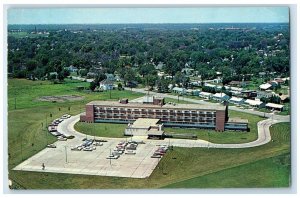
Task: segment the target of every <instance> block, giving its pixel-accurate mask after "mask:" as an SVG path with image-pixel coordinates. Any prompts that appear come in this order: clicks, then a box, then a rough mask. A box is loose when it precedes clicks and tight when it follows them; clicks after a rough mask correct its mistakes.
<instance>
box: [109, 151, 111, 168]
mask: <svg viewBox="0 0 300 198" xmlns="http://www.w3.org/2000/svg"><path fill="white" fill-rule="evenodd" d="M109 153H110V154H109V156H110V157H109V165H111V148H110V149H109Z"/></svg>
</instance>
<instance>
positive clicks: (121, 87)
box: [118, 83, 123, 91]
mask: <svg viewBox="0 0 300 198" xmlns="http://www.w3.org/2000/svg"><path fill="white" fill-rule="evenodd" d="M122 89H123V86H122V84H121V83H118V90H119V91H120V90H122Z"/></svg>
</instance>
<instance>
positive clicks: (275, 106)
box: [266, 103, 284, 111]
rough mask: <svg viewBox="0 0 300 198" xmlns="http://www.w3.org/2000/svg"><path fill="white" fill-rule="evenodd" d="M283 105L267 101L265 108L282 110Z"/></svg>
mask: <svg viewBox="0 0 300 198" xmlns="http://www.w3.org/2000/svg"><path fill="white" fill-rule="evenodd" d="M283 107H284V105H280V104H275V103H267V104H266V108H267V109H272V110H278V111H283Z"/></svg>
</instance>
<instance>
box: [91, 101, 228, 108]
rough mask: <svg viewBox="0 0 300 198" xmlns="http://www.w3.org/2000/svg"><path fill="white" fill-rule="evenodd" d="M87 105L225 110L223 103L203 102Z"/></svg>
mask: <svg viewBox="0 0 300 198" xmlns="http://www.w3.org/2000/svg"><path fill="white" fill-rule="evenodd" d="M87 105H99V106H113V107H127V108H128V107H129V108H155V109H166V108H167V109H187V110H190V109H195V110H225V108H226V106H223V105H201V104H175V105H173V104H165V105H163V106H160V105H153V104H143V103H139V102H129V103H127V104H121V103H119V102H118V101H91V102H89V103H87Z"/></svg>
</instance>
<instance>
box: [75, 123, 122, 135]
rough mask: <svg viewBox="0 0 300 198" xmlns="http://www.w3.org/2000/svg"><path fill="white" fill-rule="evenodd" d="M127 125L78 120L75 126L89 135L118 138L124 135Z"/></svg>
mask: <svg viewBox="0 0 300 198" xmlns="http://www.w3.org/2000/svg"><path fill="white" fill-rule="evenodd" d="M126 127H127V124H111V123H85V122H77V123H76V124H75V126H74V128H75V130H77V131H80V132H81V133H84V134H87V135H92V136H98V137H116V138H121V137H124V131H125V128H126Z"/></svg>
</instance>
